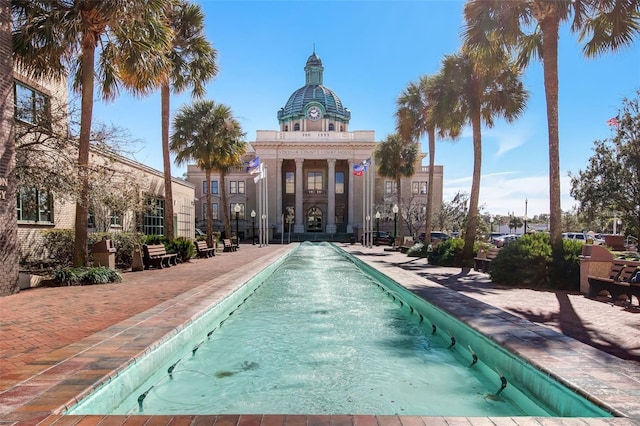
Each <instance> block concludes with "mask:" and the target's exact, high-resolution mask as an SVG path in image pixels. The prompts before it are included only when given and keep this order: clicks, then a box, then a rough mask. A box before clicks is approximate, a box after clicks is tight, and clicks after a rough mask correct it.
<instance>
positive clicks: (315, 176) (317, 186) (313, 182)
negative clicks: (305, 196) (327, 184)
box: [307, 172, 324, 194]
mask: <svg viewBox="0 0 640 426" xmlns="http://www.w3.org/2000/svg"><path fill="white" fill-rule="evenodd" d="M323 190H324V184H323V175H322V172H308V173H307V192H308V193H309V194H322V192H323Z"/></svg>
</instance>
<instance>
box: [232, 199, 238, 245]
mask: <svg viewBox="0 0 640 426" xmlns="http://www.w3.org/2000/svg"><path fill="white" fill-rule="evenodd" d="M233 210H234V211H235V212H236V247H238V248H240V227H239V226H238V221H239V220H240V204H236V206H235V207H234V208H233Z"/></svg>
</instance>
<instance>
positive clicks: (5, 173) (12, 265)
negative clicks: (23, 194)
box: [0, 0, 18, 296]
mask: <svg viewBox="0 0 640 426" xmlns="http://www.w3.org/2000/svg"><path fill="white" fill-rule="evenodd" d="M10 12H11V2H10V1H9V0H0V75H2V76H6V77H2V78H0V103H1V104H2V106H1V107H0V296H4V295H7V294H13V293H15V292H17V291H18V250H17V230H18V222H17V220H16V211H15V204H14V201H13V200H15V188H16V184H15V179H14V176H13V173H12V171H13V167H14V162H15V145H14V136H13V125H14V123H13V84H12V79H11V78H10V76H11V72H12V69H13V60H12V52H11V20H10V16H11V14H10Z"/></svg>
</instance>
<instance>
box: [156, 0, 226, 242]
mask: <svg viewBox="0 0 640 426" xmlns="http://www.w3.org/2000/svg"><path fill="white" fill-rule="evenodd" d="M167 15H168V16H167V18H168V20H169V25H170V27H171V29H172V30H173V38H172V40H171V50H170V51H169V52H168V53H167V57H168V59H169V61H170V63H171V73H170V74H169V75H168V78H167V79H166V80H165V81H163V82H162V85H161V87H160V98H161V102H162V160H163V166H164V191H165V193H164V196H165V200H166V202H165V210H164V224H165V236H166V237H167V238H168V239H170V240H172V239H173V237H174V235H173V191H172V189H171V156H170V152H169V119H170V118H169V115H170V105H169V104H170V98H171V89H173V92H174V93H181V92H183V91H184V90H186V89H187V88H189V87H191V89H192V90H191V94H192V96H193V97H194V98H201V97H202V96H204V94H205V87H204V85H205V83H206V82H207V81H209V80H211V79H212V78H213V77H215V76H216V75H217V74H218V65H217V63H216V50H215V49H214V48H213V46H211V43H209V42H208V41H207V39H206V37H205V34H204V14H203V13H202V8H201V7H200V6H199V5H196V4H191V3H189V2H188V1H187V0H179V1H172V2H168V3H167Z"/></svg>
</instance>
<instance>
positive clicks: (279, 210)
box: [276, 158, 284, 234]
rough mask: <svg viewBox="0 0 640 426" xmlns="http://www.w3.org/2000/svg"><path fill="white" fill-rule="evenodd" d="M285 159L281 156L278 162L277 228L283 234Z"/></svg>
mask: <svg viewBox="0 0 640 426" xmlns="http://www.w3.org/2000/svg"><path fill="white" fill-rule="evenodd" d="M283 161H284V160H283V159H282V158H279V159H278V160H277V162H276V164H277V166H276V223H277V225H276V226H277V229H278V231H279V232H280V233H281V234H282V233H284V223H282V162H283Z"/></svg>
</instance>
